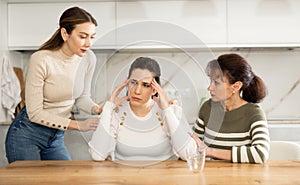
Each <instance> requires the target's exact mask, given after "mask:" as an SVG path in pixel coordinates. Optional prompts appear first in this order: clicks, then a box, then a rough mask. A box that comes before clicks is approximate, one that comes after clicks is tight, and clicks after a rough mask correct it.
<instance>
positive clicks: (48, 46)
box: [39, 7, 97, 50]
mask: <svg viewBox="0 0 300 185" xmlns="http://www.w3.org/2000/svg"><path fill="white" fill-rule="evenodd" d="M86 22H91V23H93V24H95V26H97V21H96V19H94V17H93V16H92V15H91V14H90V13H88V12H87V11H85V10H84V9H82V8H79V7H72V8H69V9H67V10H65V11H64V12H63V14H62V15H61V17H60V19H59V28H58V29H57V30H56V32H55V33H54V34H53V35H52V37H51V38H50V39H49V40H48V41H46V42H45V43H44V44H43V45H42V46H41V47H40V48H39V50H57V49H60V48H61V46H62V45H63V43H64V40H63V38H62V37H61V34H60V30H61V29H62V28H65V29H66V31H67V33H68V34H71V33H72V31H73V30H74V29H75V27H76V25H78V24H82V23H86Z"/></svg>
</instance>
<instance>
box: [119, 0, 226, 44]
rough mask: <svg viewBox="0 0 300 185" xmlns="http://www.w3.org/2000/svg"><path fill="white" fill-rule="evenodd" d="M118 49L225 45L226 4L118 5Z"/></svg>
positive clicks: (214, 1) (217, 1)
mask: <svg viewBox="0 0 300 185" xmlns="http://www.w3.org/2000/svg"><path fill="white" fill-rule="evenodd" d="M116 11H117V13H116V14H117V46H118V47H128V46H129V47H131V46H133V47H151V46H153V47H158V48H161V47H162V48H163V47H203V45H208V46H211V45H215V44H217V45H218V44H223V45H224V44H226V1H223V0H205V1H134V2H131V1H127V2H117V6H116Z"/></svg>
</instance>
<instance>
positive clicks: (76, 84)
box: [25, 50, 96, 130]
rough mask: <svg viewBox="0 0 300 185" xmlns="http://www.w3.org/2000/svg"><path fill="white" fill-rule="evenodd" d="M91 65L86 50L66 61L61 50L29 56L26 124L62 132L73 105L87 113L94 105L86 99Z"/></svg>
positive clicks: (40, 52) (89, 83)
mask: <svg viewBox="0 0 300 185" xmlns="http://www.w3.org/2000/svg"><path fill="white" fill-rule="evenodd" d="M95 65H96V57H95V55H94V53H93V52H92V51H90V50H89V52H88V53H87V54H86V55H85V56H84V57H79V56H77V55H75V56H73V57H69V56H66V55H65V54H64V53H63V52H62V51H61V50H57V51H49V50H40V51H37V52H35V53H34V54H32V56H31V58H30V63H29V67H28V72H27V77H26V82H25V101H26V108H27V113H28V116H29V119H30V121H32V122H35V123H38V124H42V125H45V126H47V127H52V128H56V129H60V130H66V129H67V128H68V125H69V124H70V119H69V117H70V116H71V110H72V106H73V105H74V104H76V105H77V106H78V107H79V108H81V109H83V110H85V111H87V112H91V109H92V107H93V106H95V105H96V104H95V103H94V102H93V101H92V99H91V98H90V89H91V81H92V77H93V73H94V69H95Z"/></svg>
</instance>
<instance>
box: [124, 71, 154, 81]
mask: <svg viewBox="0 0 300 185" xmlns="http://www.w3.org/2000/svg"><path fill="white" fill-rule="evenodd" d="M129 79H134V80H137V81H140V80H143V81H145V80H146V81H151V80H152V79H153V74H152V73H151V72H150V71H149V70H147V69H134V70H133V71H132V73H131V75H130V77H129Z"/></svg>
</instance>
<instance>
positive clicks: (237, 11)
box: [228, 0, 300, 46]
mask: <svg viewBox="0 0 300 185" xmlns="http://www.w3.org/2000/svg"><path fill="white" fill-rule="evenodd" d="M228 43H229V44H236V45H241V44H248V45H249V46H293V45H299V43H300V1H299V0H254V1H253V0H252V1H249V0H228Z"/></svg>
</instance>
